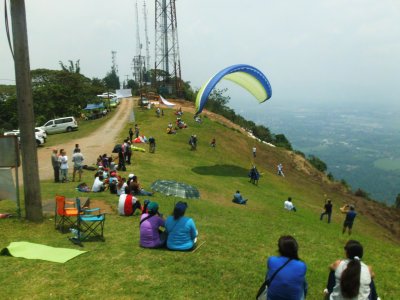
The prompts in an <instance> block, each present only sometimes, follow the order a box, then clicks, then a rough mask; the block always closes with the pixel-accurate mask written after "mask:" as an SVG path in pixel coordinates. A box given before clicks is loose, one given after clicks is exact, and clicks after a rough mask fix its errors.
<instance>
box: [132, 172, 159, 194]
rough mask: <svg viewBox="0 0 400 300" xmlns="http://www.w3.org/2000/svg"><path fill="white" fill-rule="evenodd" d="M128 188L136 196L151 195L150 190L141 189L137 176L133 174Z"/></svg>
mask: <svg viewBox="0 0 400 300" xmlns="http://www.w3.org/2000/svg"><path fill="white" fill-rule="evenodd" d="M129 189H130V191H131V193H132V194H133V195H137V196H153V193H152V192H148V191H146V190H145V189H143V188H142V187H141V185H140V183H139V181H138V178H137V176H133V177H132V180H131V182H130V183H129Z"/></svg>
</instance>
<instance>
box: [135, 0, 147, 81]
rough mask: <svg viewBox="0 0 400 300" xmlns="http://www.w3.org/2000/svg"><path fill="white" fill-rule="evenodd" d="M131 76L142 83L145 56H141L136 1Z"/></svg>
mask: <svg viewBox="0 0 400 300" xmlns="http://www.w3.org/2000/svg"><path fill="white" fill-rule="evenodd" d="M132 65H133V78H134V80H135V82H136V83H138V84H139V86H140V87H141V86H142V85H143V75H144V74H143V73H144V69H145V58H144V56H142V43H141V42H140V34H139V12H138V5H137V1H136V53H135V56H134V57H133V60H132Z"/></svg>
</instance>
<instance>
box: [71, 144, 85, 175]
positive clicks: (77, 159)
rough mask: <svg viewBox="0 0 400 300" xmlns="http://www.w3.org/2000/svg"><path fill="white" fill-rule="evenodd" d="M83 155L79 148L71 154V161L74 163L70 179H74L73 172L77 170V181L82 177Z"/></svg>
mask: <svg viewBox="0 0 400 300" xmlns="http://www.w3.org/2000/svg"><path fill="white" fill-rule="evenodd" d="M83 160H84V158H83V155H82V153H81V149H79V148H77V149H75V153H74V154H73V155H72V162H73V163H74V171H73V172H72V181H75V174H76V172H78V175H79V180H78V181H79V182H80V181H81V179H82V167H83Z"/></svg>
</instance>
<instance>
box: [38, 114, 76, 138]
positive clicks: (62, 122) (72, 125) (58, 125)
mask: <svg viewBox="0 0 400 300" xmlns="http://www.w3.org/2000/svg"><path fill="white" fill-rule="evenodd" d="M40 128H41V129H42V130H44V131H45V132H46V133H47V134H52V133H59V132H70V131H72V130H78V123H77V122H76V120H75V118H74V117H65V118H58V119H53V120H49V121H47V122H46V123H45V124H44V125H43V126H41V127H40Z"/></svg>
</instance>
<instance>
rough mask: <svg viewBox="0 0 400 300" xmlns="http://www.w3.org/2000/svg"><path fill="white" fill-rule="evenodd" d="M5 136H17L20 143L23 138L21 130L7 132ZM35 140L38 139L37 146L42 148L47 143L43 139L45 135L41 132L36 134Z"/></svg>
mask: <svg viewBox="0 0 400 300" xmlns="http://www.w3.org/2000/svg"><path fill="white" fill-rule="evenodd" d="M4 135H5V136H8V135H15V136H17V137H18V142H20V140H21V138H20V136H19V135H20V132H19V130H18V129H17V130H12V131H7V132H4ZM35 139H36V145H38V146H40V145H43V144H44V143H45V142H46V139H44V138H43V135H42V134H41V133H40V132H35Z"/></svg>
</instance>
